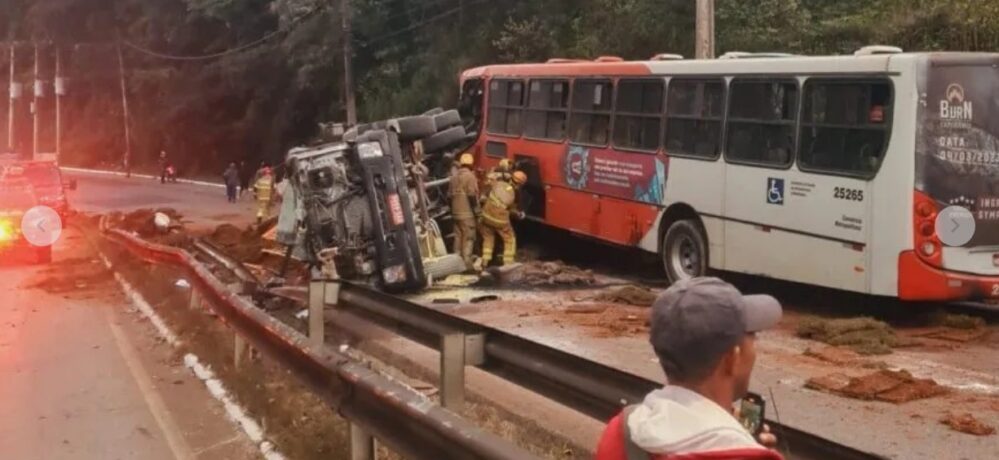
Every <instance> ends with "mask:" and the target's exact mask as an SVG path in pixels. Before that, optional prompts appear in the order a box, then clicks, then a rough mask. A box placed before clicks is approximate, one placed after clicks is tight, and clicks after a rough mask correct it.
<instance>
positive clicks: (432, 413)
mask: <svg viewBox="0 0 999 460" xmlns="http://www.w3.org/2000/svg"><path fill="white" fill-rule="evenodd" d="M106 235H107V236H108V237H110V238H111V239H113V240H114V241H117V242H118V243H121V244H122V245H124V246H125V247H126V248H127V249H128V250H129V251H130V252H132V253H133V254H135V255H138V256H139V257H141V258H143V259H146V260H148V261H152V262H158V263H164V264H169V265H172V266H175V267H178V268H180V269H181V270H183V271H184V273H185V274H186V276H188V277H189V278H190V280H189V281H190V282H191V284H192V295H200V296H202V297H201V298H200V299H199V302H198V303H201V302H200V300H201V299H203V300H204V301H205V303H207V304H208V305H209V306H210V308H211V309H212V310H213V311H214V312H215V313H216V314H218V315H219V316H220V317H221V318H222V319H223V320H224V321H225V323H226V324H228V325H229V326H230V327H231V328H232V329H234V330H235V332H236V333H237V334H238V337H241V338H242V339H244V340H246V341H247V342H249V343H250V344H251V345H252V346H253V347H255V348H256V349H258V350H260V351H261V352H262V353H264V354H266V355H268V356H269V357H271V358H272V359H274V360H276V361H277V362H279V363H281V364H282V365H283V366H285V367H286V368H288V369H289V370H291V371H292V372H293V373H294V374H295V376H296V377H298V378H299V379H300V380H302V381H303V382H304V383H306V384H307V385H308V386H309V387H310V388H311V389H312V391H313V392H314V393H315V394H316V395H317V396H319V397H321V398H323V400H325V401H326V402H327V403H328V404H329V405H330V407H332V408H333V409H334V410H335V411H336V412H337V413H339V414H341V415H342V416H344V417H345V418H346V419H347V420H349V421H350V422H351V424H352V426H351V438H352V448H359V450H361V451H363V452H364V453H365V455H366V456H370V455H371V452H372V450H371V448H370V446H371V441H370V439H371V437H372V436H373V437H375V438H377V439H378V440H379V441H380V442H381V443H383V444H384V445H386V447H388V448H389V449H391V450H393V451H395V452H398V453H400V454H402V455H404V456H406V457H407V458H415V459H427V460H436V459H442V458H447V459H473V458H474V459H497V460H500V459H530V458H536V457H535V456H533V455H532V454H530V453H528V452H527V451H525V450H523V449H521V448H520V447H518V446H516V445H514V444H512V443H509V442H507V441H504V440H502V439H500V438H498V437H496V436H494V435H492V434H489V433H486V432H483V431H481V430H479V429H478V428H476V427H475V426H474V425H473V424H471V423H470V422H468V421H467V420H464V419H462V418H460V417H458V416H457V415H455V414H454V413H452V412H450V411H448V410H446V409H443V408H441V407H440V406H437V405H435V404H433V403H432V402H430V401H429V400H428V399H427V398H426V397H424V396H423V395H422V394H420V393H418V392H416V391H415V390H413V389H411V388H409V387H406V386H404V385H402V384H400V383H399V382H396V381H394V380H392V379H390V378H388V377H386V376H383V375H381V374H379V373H377V372H374V371H372V370H371V369H368V368H367V367H366V366H365V365H364V364H362V363H359V362H357V361H355V360H353V359H352V358H350V357H349V356H346V355H344V354H342V353H339V352H337V351H335V350H333V349H331V348H329V347H326V346H325V345H319V346H317V345H315V344H313V343H311V342H310V341H309V339H308V338H307V337H305V336H304V335H302V334H300V333H299V332H298V331H296V330H294V329H293V328H291V327H290V326H288V325H286V324H284V323H282V322H280V321H279V320H277V319H275V318H273V317H271V316H270V315H269V314H267V313H266V312H265V311H263V310H261V309H259V308H257V307H256V306H255V305H253V304H252V303H251V302H250V301H249V300H247V299H245V298H243V297H240V296H239V295H237V294H235V293H233V292H231V291H229V290H228V289H227V288H226V286H225V285H224V284H223V283H222V282H221V281H219V280H218V279H217V278H215V276H214V275H212V273H211V272H210V271H209V270H208V269H207V268H206V267H204V266H203V265H201V264H200V263H198V262H197V261H196V260H195V259H194V257H193V256H191V255H190V254H189V253H187V252H186V251H183V250H180V249H177V248H172V247H167V246H161V245H156V244H152V243H149V242H146V241H143V240H141V239H139V238H137V237H135V236H133V235H131V234H129V233H126V232H124V231H121V230H108V231H107V232H106ZM195 293H199V294H195ZM193 300H194V299H192V301H193ZM237 349H238V348H237ZM357 427H360V429H356V428H357ZM365 445H366V446H367V447H365ZM354 458H358V457H354Z"/></svg>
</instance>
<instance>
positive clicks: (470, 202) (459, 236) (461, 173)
mask: <svg viewBox="0 0 999 460" xmlns="http://www.w3.org/2000/svg"><path fill="white" fill-rule="evenodd" d="M459 163H460V164H461V166H460V167H459V168H458V169H457V170H455V171H454V173H453V174H452V175H451V216H452V217H453V218H454V253H455V254H459V255H461V258H462V259H464V261H465V266H466V267H468V268H471V267H472V263H473V256H474V254H473V252H474V250H475V249H474V248H475V218H476V216H477V215H478V214H479V183H478V180H477V179H476V178H475V173H473V172H472V169H471V166H472V155H470V154H468V153H466V154H464V155H462V156H461V158H460V160H459Z"/></svg>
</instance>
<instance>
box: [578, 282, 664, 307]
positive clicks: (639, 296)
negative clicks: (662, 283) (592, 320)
mask: <svg viewBox="0 0 999 460" xmlns="http://www.w3.org/2000/svg"><path fill="white" fill-rule="evenodd" d="M656 297H657V296H656V293H655V292H652V291H651V290H649V289H646V288H643V287H640V286H635V285H633V284H629V285H627V286H621V287H619V288H614V289H608V290H606V291H604V292H601V293H599V294H597V295H596V296H595V297H594V298H593V300H596V301H598V302H612V303H623V304H628V305H635V306H638V307H651V306H652V302H655V301H656Z"/></svg>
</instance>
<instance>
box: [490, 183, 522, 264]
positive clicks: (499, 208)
mask: <svg viewBox="0 0 999 460" xmlns="http://www.w3.org/2000/svg"><path fill="white" fill-rule="evenodd" d="M525 182H527V175H526V174H524V172H523V171H514V172H513V174H511V175H510V180H509V181H507V180H504V179H503V178H499V179H497V180H496V181H495V182H493V184H492V186H491V187H490V188H489V191H488V192H487V194H486V196H485V198H484V199H483V201H484V204H483V206H482V216H481V217H480V218H479V233H481V234H482V263H483V264H485V265H488V264H489V261H490V260H491V259H492V258H493V247H494V246H495V243H496V235H499V237H500V238H502V239H503V264H504V265H505V264H510V263H513V259H514V256H515V255H516V254H517V235H516V234H515V233H514V232H513V226H512V225H511V224H510V216H516V217H517V218H518V219H523V218H524V213H523V212H522V211H520V210H518V209H517V189H518V188H520V186H522V185H524V183H525Z"/></svg>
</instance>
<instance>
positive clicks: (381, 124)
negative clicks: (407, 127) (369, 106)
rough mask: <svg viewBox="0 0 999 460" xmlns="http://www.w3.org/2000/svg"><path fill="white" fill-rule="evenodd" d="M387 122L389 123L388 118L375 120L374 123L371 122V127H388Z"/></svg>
mask: <svg viewBox="0 0 999 460" xmlns="http://www.w3.org/2000/svg"><path fill="white" fill-rule="evenodd" d="M388 123H389V121H388V120H380V121H376V122H374V123H371V129H385V128H388Z"/></svg>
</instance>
